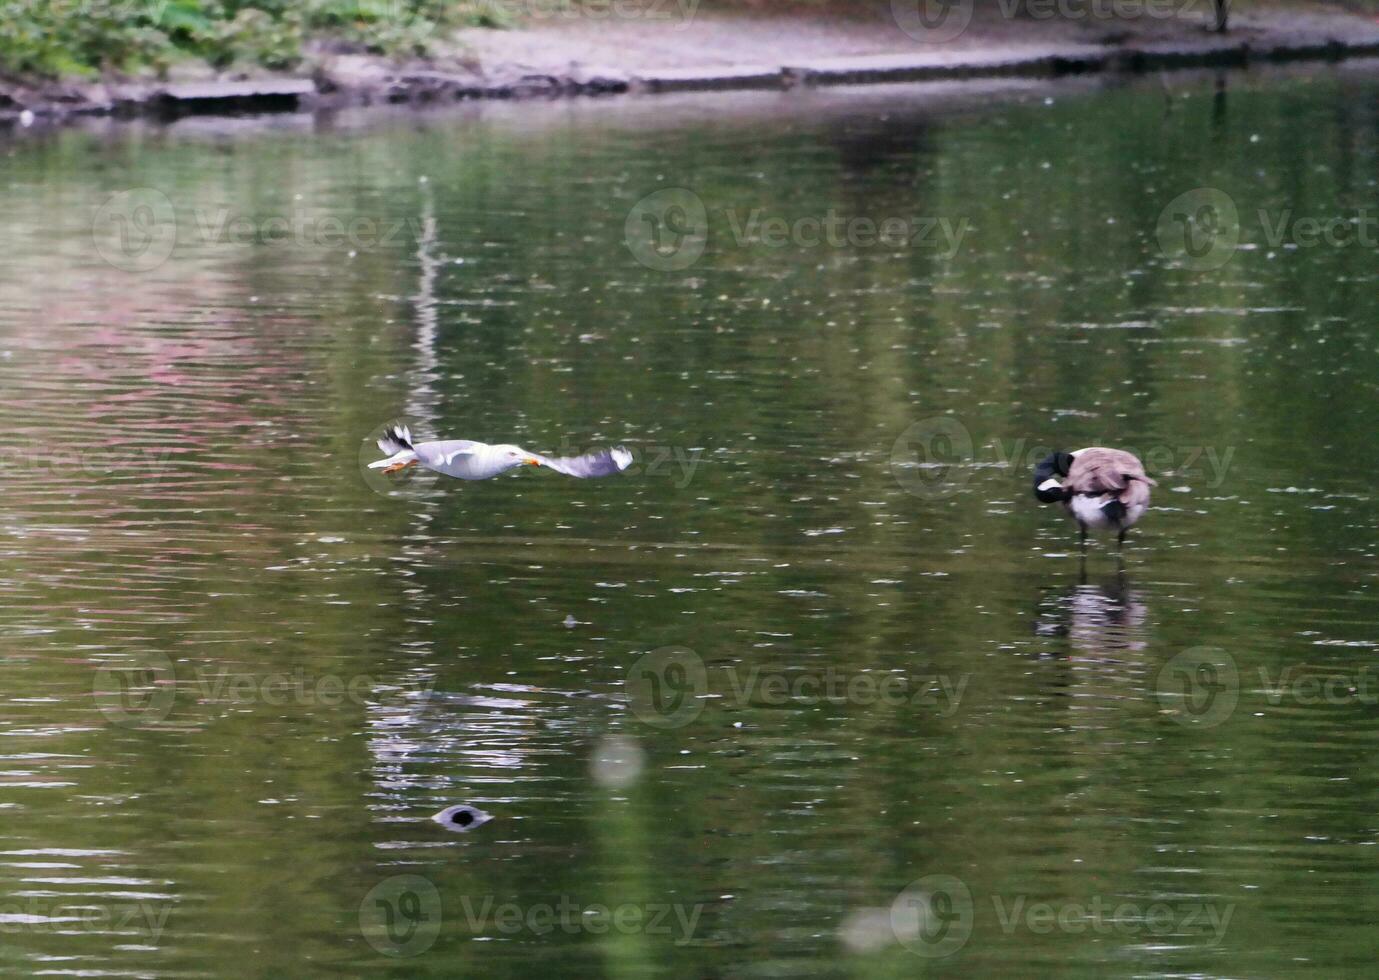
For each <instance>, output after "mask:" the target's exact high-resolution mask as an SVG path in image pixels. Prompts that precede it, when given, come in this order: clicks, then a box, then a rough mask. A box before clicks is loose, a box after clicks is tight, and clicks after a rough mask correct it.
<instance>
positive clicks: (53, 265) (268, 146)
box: [0, 69, 1379, 977]
mask: <svg viewBox="0 0 1379 980" xmlns="http://www.w3.org/2000/svg"><path fill="white" fill-rule="evenodd" d="M1376 96H1379V85H1376V83H1375V82H1374V81H1372V80H1371V79H1370V78H1368V77H1366V76H1364V75H1363V74H1341V73H1333V72H1332V71H1331V70H1320V69H1319V70H1317V71H1315V72H1308V73H1303V74H1299V75H1296V76H1292V77H1274V78H1246V77H1241V76H1233V75H1232V76H1223V77H1221V78H1220V79H1194V78H1187V77H1181V78H1178V77H1170V78H1167V79H1163V80H1156V81H1154V82H1152V83H1150V84H1147V85H1135V86H1131V87H1127V88H1117V87H1105V88H1100V89H1098V88H1095V87H1092V86H1086V87H1083V86H1081V85H1080V83H1079V84H1078V85H1077V86H1075V87H1066V88H1050V89H1047V90H1043V89H1040V90H1035V91H1028V90H1027V91H1023V92H1003V93H995V92H993V93H981V92H976V93H971V94H967V95H960V96H951V97H950V96H947V95H942V96H936V95H935V94H934V93H933V91H932V90H928V91H926V90H910V89H904V88H895V89H872V90H857V91H852V92H817V93H810V92H807V91H801V92H794V93H788V94H785V95H780V94H769V95H759V96H746V97H730V98H728V97H724V98H713V99H703V100H694V99H691V100H674V99H667V100H665V101H657V100H643V101H638V100H624V101H621V102H617V103H580V104H553V105H538V104H524V105H516V106H506V107H504V106H487V107H482V108H480V109H475V110H463V111H460V110H457V111H454V112H445V113H441V112H438V113H435V114H424V115H419V116H418V115H407V116H397V117H394V116H390V115H387V114H375V115H364V116H359V117H352V116H342V117H338V118H322V119H314V120H312V119H305V118H301V119H298V118H292V119H266V120H220V121H205V120H185V121H183V122H181V123H178V124H176V125H173V126H168V127H159V126H115V127H110V128H106V127H93V128H89V129H80V128H78V129H70V130H64V131H58V132H33V131H30V132H27V133H23V134H19V135H14V136H11V137H8V138H7V142H6V144H5V155H4V158H3V170H0V175H2V176H3V180H0V204H2V205H3V212H4V214H5V217H6V222H5V236H6V240H7V245H8V248H7V249H6V257H5V260H4V262H5V266H6V272H5V275H4V277H3V280H0V422H2V423H3V427H4V432H5V436H4V438H3V440H2V444H3V447H4V449H3V452H4V459H3V466H0V490H2V491H3V492H2V493H0V550H3V554H4V558H5V562H4V566H3V570H2V571H0V636H2V637H3V659H2V660H0V665H3V668H4V681H5V683H4V685H3V698H4V701H3V711H2V712H0V736H3V737H2V738H0V753H2V754H3V765H2V766H0V811H2V814H0V815H2V816H3V821H0V886H2V887H0V894H3V907H0V971H3V972H5V973H7V974H9V975H24V976H27V975H62V974H81V975H89V976H160V977H161V976H166V977H174V976H175V977H195V976H214V975H253V976H307V975H317V974H324V975H335V976H339V975H353V974H362V975H382V974H386V975H393V976H399V977H401V976H406V977H413V976H457V975H467V976H485V977H502V976H513V977H516V976H533V975H552V976H555V975H560V976H590V977H593V976H603V975H616V976H628V977H641V976H704V977H715V976H725V977H726V976H736V977H749V976H750V977H784V976H805V975H836V976H842V975H852V976H877V977H890V976H894V977H902V976H903V977H912V976H916V975H920V974H922V973H924V972H926V971H928V972H934V973H948V974H951V975H962V974H978V975H993V976H1015V975H1023V976H1036V975H1055V974H1056V975H1068V976H1077V975H1081V976H1108V975H1110V976H1127V977H1129V976H1135V977H1144V976H1188V975H1192V976H1285V975H1296V976H1304V975H1342V974H1346V973H1355V974H1358V973H1362V972H1365V971H1367V970H1370V969H1372V962H1373V948H1374V942H1375V939H1376V925H1375V922H1376V915H1377V914H1379V902H1377V901H1376V898H1375V896H1376V894H1379V889H1377V886H1379V848H1376V843H1377V842H1379V817H1376V810H1377V808H1379V780H1377V779H1376V777H1375V776H1374V774H1373V770H1372V768H1371V767H1372V766H1373V763H1374V759H1375V754H1376V750H1379V714H1376V703H1379V676H1376V675H1375V674H1374V673H1372V661H1373V659H1374V656H1375V653H1376V647H1379V607H1377V606H1376V603H1375V571H1376V560H1375V559H1376V546H1379V530H1377V529H1376V523H1379V521H1377V519H1376V516H1375V515H1376V510H1375V505H1374V490H1373V486H1374V480H1375V463H1374V453H1373V451H1372V447H1373V434H1372V433H1373V428H1374V418H1375V406H1376V404H1379V338H1377V337H1376V333H1375V323H1376V322H1379V308H1377V307H1379V302H1376V296H1379V292H1377V291H1376V284H1377V283H1379V272H1376V268H1377V267H1376V262H1375V259H1376V254H1379V253H1377V252H1376V247H1375V243H1374V242H1370V243H1369V244H1368V245H1366V244H1365V243H1364V242H1361V241H1358V240H1357V239H1358V234H1359V229H1361V228H1362V226H1363V223H1364V214H1365V209H1367V208H1368V209H1370V211H1371V212H1373V209H1374V208H1375V206H1376V205H1375V197H1376V187H1377V186H1379V185H1377V184H1376V180H1377V179H1379V141H1377V140H1376V136H1375V133H1376V132H1379V128H1376V119H1375V109H1374V106H1375V105H1376V104H1379V103H1377V102H1376ZM671 188H679V189H680V190H676V191H673V192H672V195H671V196H670V197H669V198H667V197H665V196H664V195H663V196H662V197H661V198H658V199H656V201H660V202H662V203H663V204H664V202H666V201H669V206H668V207H662V208H661V210H656V207H655V206H656V201H653V204H652V205H642V206H641V207H640V209H639V208H638V207H635V206H636V205H637V202H639V201H641V200H642V199H644V198H645V197H646V196H647V195H648V194H652V193H653V192H657V191H665V190H667V189H671ZM1198 188H1207V189H1208V190H1206V191H1203V192H1200V193H1199V194H1198V196H1197V197H1190V198H1188V199H1187V203H1186V204H1180V205H1176V207H1177V208H1179V210H1178V211H1174V212H1173V213H1170V214H1169V215H1168V216H1167V217H1166V218H1165V219H1164V220H1161V218H1160V215H1161V212H1163V211H1164V209H1165V207H1166V206H1168V205H1169V204H1170V202H1172V201H1173V200H1174V199H1175V198H1177V197H1178V196H1179V195H1181V194H1184V193H1185V192H1188V191H1192V190H1194V189H1198ZM126 192H132V193H126ZM1202 194H1206V195H1207V196H1206V197H1202ZM112 195H120V196H117V197H114V198H112ZM1223 201H1224V202H1229V205H1230V206H1233V207H1234V208H1235V210H1236V215H1235V218H1234V223H1232V219H1231V217H1230V215H1229V214H1227V213H1226V211H1227V210H1228V208H1227V207H1226V204H1225V203H1223ZM695 202H698V205H701V206H702V208H703V212H702V216H703V219H704V222H705V224H703V225H700V224H696V222H697V221H698V220H699V217H700V213H699V212H696V210H695V208H696V204H695ZM648 207H650V208H651V210H650V211H648V210H647V209H648ZM1203 208H1206V209H1208V210H1207V211H1203ZM1170 211H1172V209H1170ZM1179 215H1187V216H1188V217H1187V218H1183V219H1181V220H1180V218H1179ZM1308 217H1312V218H1316V219H1318V220H1319V221H1322V222H1326V221H1329V220H1330V219H1332V218H1337V217H1339V218H1340V219H1341V220H1342V221H1343V222H1345V223H1346V224H1345V225H1344V226H1340V225H1338V226H1337V228H1339V229H1340V231H1339V232H1338V233H1337V235H1335V236H1333V239H1334V240H1333V241H1332V242H1331V243H1330V244H1328V243H1327V242H1321V243H1319V244H1312V243H1310V242H1309V241H1307V240H1306V239H1307V235H1306V230H1305V229H1301V230H1299V229H1298V228H1297V227H1296V226H1295V222H1296V221H1297V220H1298V219H1302V218H1308ZM801 219H804V223H803V224H801V223H800V220H801ZM863 219H864V220H863ZM887 220H893V221H899V222H901V224H900V225H895V224H892V225H891V226H889V227H890V229H891V232H892V233H891V234H880V233H878V234H871V233H868V231H867V229H868V227H871V226H870V225H868V224H867V222H870V223H872V224H873V225H874V230H878V231H884V230H885V229H886V227H887V226H886V225H885V222H886V221H887ZM830 221H832V222H833V224H832V225H829V222H830ZM859 221H861V223H860V224H859ZM1183 221H1189V222H1196V223H1192V224H1189V225H1184V224H1183ZM1280 222H1281V223H1282V224H1283V226H1284V227H1285V231H1284V233H1283V235H1282V237H1280V236H1279V235H1277V234H1274V229H1275V228H1276V227H1277V226H1278V225H1279V224H1280ZM830 227H831V228H832V229H833V231H832V232H829V231H828V228H830ZM902 227H903V229H904V233H903V234H899V231H898V230H899V229H901V228H902ZM705 228H706V229H707V238H706V240H705V238H704V235H703V234H702V232H703V231H704V230H705ZM943 229H948V231H949V232H951V234H950V235H949V237H947V238H945V237H944V236H943V232H942V230H943ZM1348 229H1355V230H1356V231H1355V234H1353V235H1351V236H1350V237H1349V238H1346V237H1345V235H1343V234H1341V232H1347V230H1348ZM1175 231H1176V233H1177V234H1178V238H1177V244H1176V245H1175V244H1174V241H1175V240H1174V237H1173V236H1174V234H1175ZM1184 232H1189V233H1191V234H1195V235H1198V236H1199V238H1198V240H1196V241H1193V240H1187V242H1186V244H1187V245H1188V246H1191V248H1190V249H1189V250H1186V251H1185V250H1184V249H1183V248H1182V247H1181V246H1182V244H1183V242H1184V238H1183V233H1184ZM1347 233H1348V232H1347ZM897 234H899V237H896V235H897ZM696 235H697V236H698V237H696ZM1203 235H1205V236H1207V237H1205V238H1201V237H1200V236H1203ZM1213 235H1215V236H1217V237H1211V236H1213ZM1221 236H1224V238H1222V239H1221V240H1223V241H1225V242H1226V244H1225V245H1224V246H1218V245H1217V244H1216V243H1217V240H1218V238H1220V237H1221ZM629 242H630V243H631V244H630V246H629ZM700 245H704V246H705V248H704V252H703V254H702V256H700V257H698V258H697V259H696V260H694V261H692V262H689V263H683V262H681V261H680V260H681V259H686V258H688V259H693V256H692V255H690V254H689V253H688V252H686V251H683V250H684V249H690V250H697V248H698V247H699V246H700ZM677 246H678V250H677ZM1221 248H1224V251H1221V250H1220V249H1221ZM639 259H640V261H639ZM667 265H669V266H678V265H684V267H683V268H668V269H667V268H665V266H667ZM658 266H659V267H658ZM397 418H407V419H410V420H411V422H412V426H413V429H414V431H416V432H418V433H423V432H425V433H443V434H446V435H450V436H456V437H460V436H463V437H470V438H479V439H485V440H489V441H495V442H503V441H507V442H514V443H518V444H521V445H523V446H526V447H528V448H530V449H533V450H537V451H549V452H573V451H579V450H583V449H585V448H587V447H590V446H596V445H608V444H612V443H617V442H621V443H624V444H626V445H627V446H628V447H630V448H631V449H632V450H633V452H634V454H635V455H636V457H637V462H636V464H635V465H634V466H633V467H632V468H631V469H630V470H629V471H628V472H627V473H626V474H623V475H622V476H621V477H619V478H616V479H609V480H602V481H589V482H579V481H574V480H569V479H565V478H563V477H560V476H558V475H556V474H553V473H547V472H541V471H536V470H528V469H526V468H523V469H522V471H520V472H514V473H509V474H506V475H504V476H503V477H501V478H498V479H495V480H492V481H489V482H483V483H460V482H456V481H450V480H445V479H427V478H425V476H421V477H418V476H416V475H415V474H406V475H403V476H400V477H378V476H377V475H376V474H373V475H371V476H366V475H365V474H366V472H367V471H366V470H364V469H362V467H361V463H363V462H368V461H371V460H373V459H375V458H377V456H378V454H377V452H376V451H375V450H374V448H373V446H372V442H371V439H372V437H373V436H374V435H376V433H377V431H378V429H379V427H380V426H382V425H383V424H384V423H385V422H388V421H390V420H393V419H397ZM1088 444H1109V445H1118V446H1125V447H1128V448H1132V449H1135V450H1137V451H1139V452H1140V453H1141V454H1142V455H1144V456H1145V458H1146V461H1147V464H1148V466H1149V470H1150V472H1151V473H1152V474H1153V475H1155V476H1156V477H1157V479H1158V481H1159V487H1158V489H1157V490H1156V491H1155V498H1154V504H1155V506H1154V509H1153V510H1152V511H1151V512H1150V514H1149V516H1148V517H1147V518H1146V519H1145V520H1144V521H1143V522H1142V524H1141V525H1140V526H1139V527H1138V528H1136V529H1135V530H1134V531H1133V532H1132V533H1131V537H1130V541H1129V543H1128V545H1127V548H1126V553H1125V558H1124V563H1123V567H1120V566H1119V565H1118V563H1117V560H1116V557H1115V552H1114V547H1113V546H1112V547H1109V548H1108V547H1107V546H1106V544H1104V543H1103V544H1099V545H1094V546H1093V547H1092V548H1091V550H1090V553H1089V556H1088V559H1087V562H1086V570H1085V574H1084V573H1083V572H1082V570H1081V568H1080V563H1079V561H1078V557H1077V543H1076V534H1075V529H1074V528H1073V527H1072V526H1071V525H1070V524H1069V523H1068V522H1067V521H1066V520H1065V519H1064V518H1062V516H1061V515H1060V514H1059V513H1058V512H1057V511H1056V510H1055V509H1048V508H1041V507H1039V506H1037V505H1036V504H1035V502H1034V501H1033V499H1032V498H1031V496H1030V494H1029V488H1028V477H1027V472H1028V467H1029V465H1030V463H1031V462H1033V461H1034V460H1035V459H1036V458H1038V457H1039V456H1040V455H1042V453H1043V452H1044V451H1046V450H1047V448H1048V447H1051V446H1061V447H1064V448H1076V447H1078V446H1082V445H1088ZM390 481H391V482H390ZM454 803H468V804H471V805H473V806H477V807H479V808H481V809H482V810H483V811H485V812H487V813H489V814H492V815H493V820H492V821H491V822H489V823H487V824H485V825H483V826H481V827H478V828H477V829H475V830H473V831H471V832H468V833H454V832H451V831H448V830H447V829H445V828H444V827H442V826H440V825H439V824H437V823H434V822H432V821H431V820H430V817H431V815H432V814H434V813H435V812H437V811H439V810H440V809H441V808H443V807H445V806H448V805H450V804H454Z"/></svg>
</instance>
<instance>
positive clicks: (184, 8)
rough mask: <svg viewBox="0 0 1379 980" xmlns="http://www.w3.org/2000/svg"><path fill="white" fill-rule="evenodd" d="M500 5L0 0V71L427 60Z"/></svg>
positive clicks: (436, 0) (489, 18)
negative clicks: (334, 57)
mask: <svg viewBox="0 0 1379 980" xmlns="http://www.w3.org/2000/svg"><path fill="white" fill-rule="evenodd" d="M500 11H501V7H500V6H498V5H494V6H492V7H489V6H485V5H463V4H457V3H455V2H453V0H452V2H447V0H0V71H5V72H9V73H14V74H21V75H36V76H42V77H50V78H57V77H71V76H78V77H80V76H92V75H96V74H99V73H103V72H116V73H126V74H139V73H146V72H149V71H153V72H158V73H162V72H165V71H166V70H167V69H168V68H169V67H171V66H172V65H173V64H175V63H177V62H181V61H188V60H192V61H203V62H205V63H207V64H210V65H212V66H213V67H216V68H224V67H227V66H229V65H259V66H262V67H265V68H271V69H276V70H289V69H293V68H298V67H300V66H301V65H302V63H303V61H304V60H305V59H306V58H307V50H308V49H307V42H308V41H314V42H323V43H326V44H329V45H331V46H332V47H334V48H335V49H337V50H357V51H362V52H368V53H371V54H378V55H385V56H390V57H405V56H411V55H426V54H429V53H431V51H432V49H433V48H434V47H435V46H436V45H437V44H439V43H440V42H442V41H443V40H444V37H445V35H446V34H447V33H448V32H449V31H450V30H452V29H454V28H456V27H460V26H464V25H488V26H500V25H499V24H498V23H497V20H498V13H499V12H500Z"/></svg>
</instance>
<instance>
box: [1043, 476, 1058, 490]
mask: <svg viewBox="0 0 1379 980" xmlns="http://www.w3.org/2000/svg"><path fill="white" fill-rule="evenodd" d="M1061 486H1063V484H1061V483H1059V482H1058V481H1057V480H1055V479H1054V478H1053V477H1049V478H1048V479H1047V480H1045V481H1044V482H1043V483H1041V484H1039V489H1040V490H1056V489H1058V488H1059V487H1061Z"/></svg>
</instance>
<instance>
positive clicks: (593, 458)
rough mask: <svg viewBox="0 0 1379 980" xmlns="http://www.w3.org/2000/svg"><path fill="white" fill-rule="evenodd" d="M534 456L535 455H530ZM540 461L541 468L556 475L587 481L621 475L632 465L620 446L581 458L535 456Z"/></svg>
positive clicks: (627, 453)
mask: <svg viewBox="0 0 1379 980" xmlns="http://www.w3.org/2000/svg"><path fill="white" fill-rule="evenodd" d="M532 455H533V456H536V454H535V453H533V454H532ZM536 458H537V459H538V460H540V461H541V465H542V466H546V467H549V468H550V469H553V470H555V471H556V472H557V473H564V474H565V475H566V476H575V477H579V478H580V479H581V480H587V479H590V478H591V477H597V476H612V475H613V474H614V473H621V472H622V471H623V470H625V469H627V468H628V467H629V466H631V465H632V454H631V453H630V452H628V451H627V450H626V449H624V448H623V447H622V446H617V447H615V448H613V449H601V450H599V451H598V452H594V453H585V454H584V455H583V456H557V457H555V458H552V457H550V456H536Z"/></svg>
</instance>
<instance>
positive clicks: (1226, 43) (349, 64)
mask: <svg viewBox="0 0 1379 980" xmlns="http://www.w3.org/2000/svg"><path fill="white" fill-rule="evenodd" d="M968 9H969V10H970V7H969V8H968ZM1234 23H1235V24H1236V26H1234V27H1233V28H1232V30H1231V31H1230V32H1229V33H1226V34H1214V33H1207V31H1206V29H1205V23H1204V21H1203V20H1202V19H1200V18H1184V17H1180V16H1179V17H1173V18H1167V19H1163V20H1159V21H1156V22H1152V23H1149V24H1145V23H1144V22H1143V21H1121V20H1105V19H1103V20H1102V21H1101V22H1099V23H1097V24H1095V25H1092V26H1094V27H1096V28H1102V29H1105V28H1111V27H1116V28H1122V27H1129V28H1132V29H1131V30H1122V31H1117V32H1109V33H1105V34H1103V36H1102V37H1100V38H1098V37H1089V36H1087V35H1088V34H1089V33H1092V32H1089V31H1088V25H1087V24H1086V23H1080V22H1076V21H1067V22H1048V21H1046V22H1043V23H1039V24H1036V25H1034V27H1031V25H1030V23H1029V22H1013V21H1011V20H1009V19H1006V20H1004V21H994V22H993V21H990V20H987V21H986V22H981V21H980V20H979V21H977V22H974V23H973V24H972V25H971V30H970V31H969V33H968V36H966V37H963V38H960V39H958V38H954V39H952V40H953V41H954V42H955V43H951V44H949V43H941V44H936V43H920V42H917V41H916V40H915V39H914V36H913V35H910V36H906V35H905V34H904V33H903V32H902V31H900V30H898V29H897V27H896V24H895V22H894V21H892V22H890V23H889V24H887V23H885V22H882V21H850V22H847V23H846V24H845V25H844V28H843V29H842V30H841V31H840V30H838V27H837V25H838V22H837V21H833V20H830V19H829V18H817V19H803V20H802V19H800V18H780V17H776V18H771V17H725V16H718V17H709V18H701V19H700V20H698V21H696V22H694V23H686V24H683V25H681V28H668V27H666V26H665V25H663V24H649V23H647V22H642V23H640V24H635V25H626V24H623V25H609V24H598V23H591V22H589V21H587V20H585V21H582V22H580V23H577V24H575V25H574V26H573V27H571V26H570V25H556V26H552V25H544V26H540V27H536V28H524V29H518V30H509V31H501V30H484V31H479V30H478V29H472V30H469V31H464V32H460V33H461V35H464V36H463V37H462V38H461V40H462V42H464V43H466V44H467V45H472V46H473V47H474V48H477V49H478V50H479V58H478V59H477V61H476V60H475V59H474V58H473V57H470V58H468V59H466V61H464V62H463V63H461V62H455V61H451V62H450V63H440V64H437V63H435V62H427V63H424V64H414V65H409V66H397V65H393V64H390V63H387V62H385V61H383V60H382V59H377V58H370V57H366V56H358V55H347V56H340V57H337V58H333V59H329V60H328V61H327V62H326V63H324V64H322V65H321V66H319V67H318V68H317V69H316V70H315V71H314V72H313V73H312V74H311V75H310V76H306V75H303V74H293V75H263V76H259V77H242V76H241V77H228V78H227V77H220V78H203V79H196V80H187V81H177V82H160V83H118V82H96V83H90V84H84V85H82V84H72V83H49V84H29V85H26V84H17V85H5V84H3V83H0V125H10V126H13V125H16V124H17V125H20V126H29V125H32V124H34V123H35V122H38V121H40V120H42V121H44V122H52V123H61V122H64V121H67V120H70V119H74V118H89V117H98V116H110V117H117V118H152V119H160V118H161V119H177V118H182V117H186V116H192V115H227V114H228V115H237V114H246V113H254V114H259V113H273V112H310V111H316V110H321V109H332V108H345V107H353V106H364V105H375V104H386V105H402V106H407V105H412V106H433V105H437V104H444V103H447V102H464V101H474V100H521V99H539V100H548V99H558V98H566V97H590V96H610V95H620V94H626V93H648V94H656V93H673V92H705V91H741V90H750V89H759V90H760V89H767V90H771V89H774V90H785V89H791V88H796V87H801V86H833V85H877V84H889V83H900V82H918V81H946V80H968V79H982V78H1002V77H1024V78H1043V79H1049V78H1058V77H1060V76H1067V75H1084V74H1094V73H1106V74H1128V75H1137V74H1144V73H1149V72H1161V71H1173V70H1179V69H1202V68H1245V67H1249V66H1250V65H1254V64H1258V65H1268V64H1281V63H1288V62H1305V61H1330V62H1337V61H1342V60H1345V59H1350V58H1362V57H1370V56H1374V55H1377V54H1379V22H1376V21H1372V20H1369V19H1366V18H1363V17H1359V16H1355V15H1350V14H1338V13H1335V12H1330V11H1328V12H1326V13H1324V14H1318V13H1317V12H1316V11H1315V10H1310V9H1309V10H1306V11H1303V12H1299V11H1298V10H1297V9H1279V10H1273V11H1260V12H1256V13H1253V14H1251V15H1248V16H1239V17H1237V18H1235V19H1234ZM787 25H788V27H787ZM610 27H616V28H618V30H609V28H610ZM686 28H687V29H686ZM1134 28H1138V29H1139V30H1138V31H1136V30H1134ZM788 29H794V30H795V31H796V35H797V36H796V38H795V39H794V40H795V42H796V43H793V44H792V43H789V42H790V41H791V38H789V37H785V38H783V40H785V41H786V42H787V43H784V44H777V45H775V46H776V47H779V48H784V49H787V50H791V51H792V53H791V54H790V55H788V56H784V57H772V58H770V59H761V60H760V61H759V62H757V63H748V62H745V61H740V60H737V59H736V58H735V57H734V55H735V54H736V53H737V50H736V49H735V48H734V46H733V45H732V44H727V43H725V39H727V38H732V39H734V40H736V39H739V38H741V40H742V41H743V45H741V46H745V47H750V48H751V50H759V49H760V48H761V47H762V46H763V45H762V44H761V43H760V42H762V41H763V40H765V41H766V42H770V41H772V40H777V39H781V38H780V33H781V31H782V30H788ZM619 31H620V33H619ZM610 34H611V37H609V36H608V35H610ZM595 38H596V40H593V39H595ZM667 38H671V39H673V40H674V42H675V44H674V45H673V46H672V47H670V48H669V49H668V48H667V46H666V45H665V43H664V42H665V40H666V39H667ZM754 41H755V42H758V43H757V44H756V45H755V47H753V46H752V44H753V42H754ZM653 42H659V43H653ZM610 44H611V45H612V46H613V47H614V48H615V49H616V50H614V51H612V52H611V53H613V54H616V55H617V56H618V57H619V58H620V59H621V61H622V64H614V65H607V64H597V63H594V62H592V61H591V60H590V59H591V58H595V57H602V58H603V59H604V60H605V61H606V60H608V57H607V56H608V55H609V54H610V51H609V50H608V49H609V47H610ZM619 46H620V47H619ZM765 46H766V47H767V48H768V49H769V48H770V47H771V46H772V45H770V44H769V43H767V44H766V45H765ZM667 50H670V51H671V52H672V53H673V55H672V56H670V57H667V55H666V53H667ZM661 64H664V66H660V65H661Z"/></svg>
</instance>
